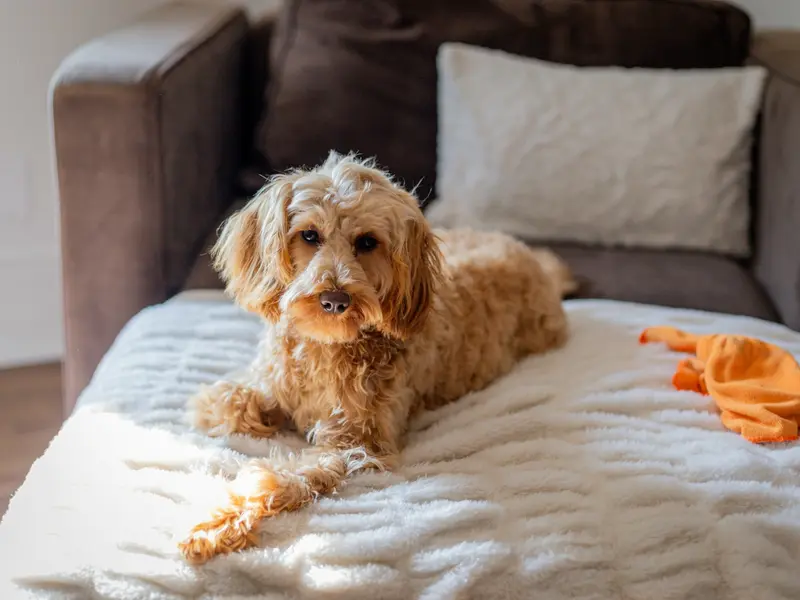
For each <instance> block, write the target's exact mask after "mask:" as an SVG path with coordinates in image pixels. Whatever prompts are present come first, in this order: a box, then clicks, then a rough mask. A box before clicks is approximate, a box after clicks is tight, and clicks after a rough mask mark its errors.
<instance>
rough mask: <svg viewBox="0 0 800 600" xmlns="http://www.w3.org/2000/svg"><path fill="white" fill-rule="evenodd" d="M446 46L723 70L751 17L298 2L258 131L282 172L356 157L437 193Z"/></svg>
mask: <svg viewBox="0 0 800 600" xmlns="http://www.w3.org/2000/svg"><path fill="white" fill-rule="evenodd" d="M445 41H459V42H463V43H467V44H475V45H481V46H486V47H490V48H496V49H501V50H505V51H507V52H513V53H516V54H521V55H526V56H534V57H537V58H540V59H544V60H552V61H556V62H562V63H571V64H575V65H582V66H587V65H620V66H629V67H634V66H639V67H652V68H691V67H723V66H734V65H741V64H742V63H743V62H744V60H745V58H746V56H747V54H748V48H749V41H750V19H749V17H748V16H747V14H746V13H744V12H742V11H741V10H740V9H738V8H735V7H733V6H731V5H727V4H725V3H722V2H714V1H710V0H696V1H691V2H690V1H686V0H550V1H543V0H539V1H534V0H435V1H431V0H288V1H287V2H286V4H285V7H284V10H283V13H282V14H281V17H280V19H279V22H278V25H277V27H276V30H275V32H274V36H273V38H272V46H271V52H272V55H271V69H270V72H271V79H270V87H269V89H268V107H267V112H266V117H265V118H264V119H263V120H262V123H261V125H260V128H259V129H260V130H259V132H258V143H259V145H260V150H261V152H262V153H263V154H264V156H265V157H266V159H267V161H268V162H269V164H270V166H271V167H272V168H273V169H278V170H283V169H286V168H290V167H295V166H301V165H313V164H316V163H318V162H319V161H321V160H322V159H323V158H324V157H325V155H326V154H327V153H328V151H329V150H331V149H335V150H339V151H341V152H347V151H356V152H360V153H361V154H364V155H368V156H375V157H377V159H378V161H379V163H380V164H382V165H383V166H384V167H386V168H388V169H389V170H390V171H392V172H393V173H394V174H395V175H396V176H397V177H399V178H400V179H401V180H402V181H403V182H404V183H405V184H406V186H408V187H413V186H415V185H417V184H420V187H419V195H420V196H421V198H422V199H423V200H424V199H425V198H427V197H429V196H430V194H431V193H432V191H433V190H434V185H435V171H436V52H437V49H438V47H439V45H440V44H441V43H442V42H445Z"/></svg>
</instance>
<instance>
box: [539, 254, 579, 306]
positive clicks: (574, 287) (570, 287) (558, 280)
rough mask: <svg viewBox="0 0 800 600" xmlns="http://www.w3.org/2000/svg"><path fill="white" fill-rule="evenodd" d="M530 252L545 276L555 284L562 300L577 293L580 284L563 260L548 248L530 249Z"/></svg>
mask: <svg viewBox="0 0 800 600" xmlns="http://www.w3.org/2000/svg"><path fill="white" fill-rule="evenodd" d="M531 250H532V252H533V254H534V256H535V257H536V260H537V261H538V262H539V264H540V265H541V267H542V270H543V271H544V272H545V275H547V276H548V277H549V278H550V279H552V281H553V282H554V283H555V286H556V288H557V289H558V292H559V294H560V296H561V297H562V298H564V297H566V296H571V295H572V294H574V293H575V292H577V291H578V288H579V287H580V284H579V283H578V281H577V280H576V279H575V276H574V274H573V273H572V269H570V268H569V265H567V263H566V262H565V261H564V259H563V258H561V257H560V256H558V255H557V254H556V253H555V252H553V251H552V250H550V249H549V248H541V247H539V248H531Z"/></svg>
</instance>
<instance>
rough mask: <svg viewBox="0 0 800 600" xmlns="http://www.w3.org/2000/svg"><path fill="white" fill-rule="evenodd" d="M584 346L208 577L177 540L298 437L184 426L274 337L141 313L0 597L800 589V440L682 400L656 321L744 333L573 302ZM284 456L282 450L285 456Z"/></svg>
mask: <svg viewBox="0 0 800 600" xmlns="http://www.w3.org/2000/svg"><path fill="white" fill-rule="evenodd" d="M567 309H568V311H569V317H570V320H571V328H572V339H571V340H570V342H569V343H568V345H567V346H566V347H565V348H563V349H562V350H560V351H558V352H555V353H552V354H549V355H546V356H539V357H532V358H530V359H529V360H526V361H525V362H524V363H522V364H520V365H519V367H518V368H517V369H515V370H514V371H513V372H512V373H511V374H510V375H509V376H507V377H505V378H504V379H502V380H501V381H498V382H497V383H496V384H495V385H493V386H491V387H490V388H489V389H486V390H485V391H482V392H480V393H476V394H472V395H470V396H468V397H465V398H463V399H462V400H461V401H459V402H457V403H454V404H451V405H449V406H445V407H443V408H442V409H440V410H438V411H436V412H431V413H426V414H423V415H421V416H420V417H419V418H417V419H415V420H414V421H413V423H412V424H411V431H410V432H409V440H408V447H407V449H406V450H405V452H404V453H403V456H402V466H401V468H400V469H399V470H398V471H397V472H395V473H392V474H380V473H366V474H362V475H359V476H357V477H356V478H354V479H353V480H352V482H351V484H350V485H348V486H347V487H346V488H344V489H343V490H342V492H341V493H340V494H339V495H337V496H334V497H329V498H322V499H320V500H319V502H317V503H315V504H314V505H313V506H311V507H309V508H308V509H307V510H302V511H300V512H297V513H292V514H286V515H283V516H281V517H278V518H275V519H269V520H267V521H266V522H264V524H263V526H262V529H261V540H260V542H261V547H260V548H258V549H255V550H252V551H247V552H243V553H241V554H233V555H230V556H225V557H221V558H218V559H215V560H213V561H211V562H210V563H208V564H207V565H204V566H202V567H199V568H195V567H191V566H188V565H186V564H185V563H184V562H182V561H181V560H180V558H179V556H178V554H177V550H176V542H177V541H178V540H179V539H180V538H181V536H182V535H184V533H185V532H186V530H187V529H188V528H189V527H190V526H191V524H192V523H194V522H196V520H197V519H198V517H202V516H204V515H205V513H206V511H207V510H208V509H209V508H210V507H212V506H214V505H216V504H217V503H218V502H219V501H220V499H221V496H222V495H223V494H224V493H225V481H226V478H230V477H231V476H233V475H234V474H235V473H236V471H237V470H238V468H239V466H240V465H241V464H242V462H243V461H245V460H247V459H248V457H251V456H268V455H269V454H270V453H271V452H273V453H277V454H283V453H285V452H286V451H287V448H289V447H294V448H297V447H300V446H301V445H302V443H301V442H300V441H299V440H297V439H296V438H292V437H285V438H283V439H281V440H275V441H272V442H269V441H253V440H249V439H242V438H235V439H231V440H227V441H226V440H212V439H208V438H206V437H205V436H203V435H200V434H197V433H195V432H192V431H191V430H190V429H189V428H188V427H187V425H186V424H185V414H186V413H185V409H184V402H185V400H186V398H187V396H188V395H189V394H191V393H192V392H193V391H194V390H195V389H196V387H197V386H198V385H199V384H200V383H203V382H210V381H212V380H214V379H215V378H218V377H221V376H223V375H225V373H227V372H229V371H232V370H235V369H238V368H240V367H241V366H242V365H244V364H246V362H247V361H248V359H249V358H250V357H251V356H252V355H253V353H254V351H255V345H256V343H257V341H258V338H259V331H260V324H259V323H258V321H257V320H256V319H255V318H253V317H249V316H247V315H245V314H243V313H242V312H241V311H239V310H237V309H235V308H234V307H232V306H231V305H230V304H228V303H227V302H224V301H222V300H220V299H219V297H217V296H212V297H211V298H210V299H201V298H196V297H179V298H177V299H175V300H172V301H170V302H168V303H166V304H164V305H161V306H157V307H153V308H150V309H148V310H146V311H144V312H143V313H141V314H140V315H139V316H137V317H136V318H135V319H134V320H133V321H132V322H131V323H130V324H129V325H128V327H127V328H126V329H125V331H124V332H123V333H122V334H121V336H120V338H119V339H118V340H117V342H116V343H115V345H114V347H113V349H112V350H111V352H110V353H109V354H108V355H107V356H106V358H105V359H104V361H103V363H102V365H101V367H100V369H99V371H98V373H97V374H96V376H95V378H94V381H93V382H92V384H91V386H90V388H89V389H87V391H86V393H85V394H84V395H83V398H82V400H81V403H80V407H79V409H78V410H77V412H76V413H75V414H74V416H73V417H71V418H70V419H69V420H68V421H67V423H66V424H65V425H64V427H63V428H62V430H61V432H60V433H59V434H58V436H57V437H56V438H55V439H54V440H53V442H52V444H51V445H50V447H49V448H48V450H47V452H46V453H45V454H44V456H43V457H42V458H41V459H39V461H37V463H36V464H35V465H34V466H33V468H32V469H31V472H30V474H29V476H28V478H27V480H26V482H25V484H24V485H23V486H22V488H21V489H20V490H19V491H18V492H17V494H16V496H15V497H14V498H13V499H12V501H11V506H10V509H9V511H8V513H7V515H6V516H5V518H4V520H3V522H2V525H0V598H2V599H3V600H12V599H16V598H20V597H21V598H37V599H38V598H47V599H50V600H53V599H71V600H72V599H86V598H104V599H105V598H114V599H120V600H128V599H131V600H133V599H136V600H140V599H150V598H152V599H155V600H160V599H163V600H167V599H169V600H176V599H183V598H203V599H211V598H220V599H230V600H234V599H238V600H241V599H244V598H247V599H250V600H252V599H255V598H263V599H277V598H292V599H294V598H319V597H324V598H342V599H345V598H346V599H348V600H357V599H360V598H364V599H369V600H375V599H395V598H396V599H404V598H424V599H431V600H433V599H436V600H441V599H455V598H477V599H489V600H491V599H494V598H504V599H514V598H526V599H527V598H537V599H538V600H566V599H571V600H575V599H592V600H600V599H602V600H607V599H620V600H621V599H625V600H662V599H664V600H666V599H668V598H669V599H675V598H697V599H702V600H714V599H720V600H721V599H725V600H731V599H739V600H754V599H758V600H772V599H779V598H781V599H786V600H789V599H791V600H795V599H797V598H800V577H798V565H800V446H798V444H797V443H787V444H776V445H768V446H758V445H754V444H751V443H749V442H747V441H746V440H744V439H743V438H742V437H741V436H738V435H736V434H734V433H731V432H730V431H728V430H726V429H725V428H724V427H723V426H722V424H721V423H720V420H719V417H718V415H717V409H716V406H715V405H714V402H713V400H712V399H711V398H710V397H707V396H702V395H700V394H696V393H689V392H681V391H677V390H675V389H673V388H672V387H671V385H670V375H671V373H672V372H673V370H674V366H675V355H674V354H673V353H672V352H670V351H669V350H668V349H667V348H666V347H663V346H661V345H646V346H640V345H639V344H638V340H637V336H638V334H639V332H640V331H641V330H642V329H644V328H645V327H647V326H649V325H652V324H653V323H669V324H671V325H674V326H676V327H681V328H683V329H686V330H691V331H695V332H698V333H699V334H708V333H717V332H724V331H728V332H736V333H739V334H742V335H748V336H753V337H758V338H760V339H765V340H769V341H770V342H771V343H775V344H777V345H779V346H781V347H783V348H786V349H787V350H789V351H790V352H792V353H793V354H794V355H795V356H797V355H798V353H800V335H799V334H797V333H793V332H790V331H788V330H787V329H785V328H783V327H780V326H777V325H772V324H767V323H763V322H760V321H756V320H752V319H744V318H735V317H725V316H721V315H714V314H707V313H699V312H690V311H678V310H669V309H663V308H653V307H647V306H637V305H631V304H622V303H617V302H603V301H570V302H568V303H567ZM277 458H278V457H276V459H277Z"/></svg>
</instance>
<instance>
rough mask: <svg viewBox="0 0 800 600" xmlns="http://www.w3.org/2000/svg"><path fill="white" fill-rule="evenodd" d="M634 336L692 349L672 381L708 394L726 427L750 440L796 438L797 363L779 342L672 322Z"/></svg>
mask: <svg viewBox="0 0 800 600" xmlns="http://www.w3.org/2000/svg"><path fill="white" fill-rule="evenodd" d="M639 342H640V343H642V344H644V343H648V342H665V343H666V344H667V346H668V347H669V348H670V349H672V350H675V351H677V352H687V353H690V354H695V355H696V358H689V359H686V360H683V361H681V362H680V363H679V364H678V369H677V371H676V372H675V376H674V377H673V378H672V384H673V385H674V386H675V388H676V389H679V390H689V391H694V392H698V393H701V394H709V395H711V397H712V398H713V399H714V401H715V402H716V403H717V406H718V407H719V409H720V412H721V416H722V423H723V425H725V427H727V428H728V429H730V430H731V431H735V432H737V433H740V434H741V435H742V436H743V437H744V438H745V439H747V440H750V441H751V442H756V443H762V442H789V441H792V440H796V439H797V430H798V424H799V423H800V366H798V364H797V361H796V360H795V359H794V357H793V356H792V355H791V354H789V353H788V352H786V351H785V350H783V349H782V348H778V347H777V346H774V345H772V344H768V343H767V342H763V341H761V340H757V339H754V338H749V337H745V336H739V335H702V336H696V335H692V334H690V333H686V332H684V331H680V330H679V329H674V328H672V327H651V328H649V329H645V330H644V331H643V332H642V335H641V336H640V338H639Z"/></svg>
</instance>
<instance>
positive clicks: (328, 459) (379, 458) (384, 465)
mask: <svg viewBox="0 0 800 600" xmlns="http://www.w3.org/2000/svg"><path fill="white" fill-rule="evenodd" d="M333 423H334V422H332V424H331V425H330V426H325V425H323V426H321V427H317V428H316V429H317V430H318V432H317V435H316V437H315V442H316V443H318V444H320V443H321V445H320V446H318V447H317V448H316V449H314V450H313V451H312V452H310V453H309V454H307V455H306V458H311V457H314V456H316V457H317V458H316V460H315V461H312V462H311V464H310V465H308V466H304V467H300V468H297V469H293V470H288V469H276V468H274V467H272V466H271V465H269V464H268V463H266V462H265V461H264V460H263V459H259V460H255V461H252V462H251V463H250V465H249V467H248V468H246V469H245V470H244V471H243V472H242V474H241V475H240V476H238V477H237V479H236V481H235V482H234V484H233V489H232V491H231V494H230V501H229V503H228V505H227V506H225V507H223V508H221V509H219V510H217V511H216V512H215V513H214V514H213V516H212V518H211V519H210V520H208V521H206V522H204V523H201V524H199V525H197V526H196V527H194V528H193V529H192V530H191V532H190V533H189V536H188V537H187V538H186V539H185V540H184V541H183V542H181V543H180V545H179V548H180V551H181V554H183V556H184V558H185V559H186V560H187V561H189V562H191V563H194V564H201V563H204V562H206V561H208V560H209V559H211V558H213V557H214V556H216V555H217V554H229V553H231V552H235V551H237V550H242V549H244V548H248V547H250V546H253V545H256V543H257V541H258V540H257V538H256V533H255V529H256V527H257V526H258V523H259V522H260V521H261V520H262V519H264V518H266V517H272V516H275V515H277V514H278V513H280V512H284V511H292V510H298V509H300V508H302V507H304V506H306V505H307V504H309V503H311V502H313V501H314V500H315V499H316V498H317V497H318V496H320V495H322V494H328V493H330V492H332V491H333V490H335V489H336V488H337V487H339V486H340V485H341V484H342V483H343V482H344V481H345V479H347V477H348V476H350V475H353V474H354V473H357V472H359V471H362V470H366V469H378V470H385V469H389V468H391V467H393V466H394V464H395V459H396V456H397V453H396V451H394V452H387V451H386V450H387V449H390V448H391V449H394V448H396V444H395V443H394V441H393V440H392V441H390V440H388V439H384V440H381V442H380V443H379V444H377V443H376V441H377V440H376V438H375V436H374V432H373V435H369V436H367V437H364V436H363V435H359V434H356V430H354V429H353V428H347V430H345V429H342V428H341V423H340V422H339V421H336V422H335V425H334V424H333Z"/></svg>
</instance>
